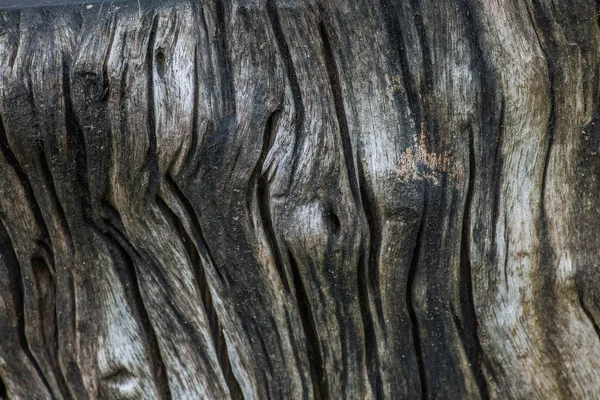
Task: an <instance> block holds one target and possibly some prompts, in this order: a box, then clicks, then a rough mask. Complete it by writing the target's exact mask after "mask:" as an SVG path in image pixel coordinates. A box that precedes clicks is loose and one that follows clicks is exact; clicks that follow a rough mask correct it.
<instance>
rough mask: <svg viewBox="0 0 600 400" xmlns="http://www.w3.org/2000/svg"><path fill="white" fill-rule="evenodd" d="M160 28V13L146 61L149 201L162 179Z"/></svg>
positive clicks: (156, 16) (152, 31) (155, 19)
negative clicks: (157, 75) (157, 86)
mask: <svg viewBox="0 0 600 400" xmlns="http://www.w3.org/2000/svg"><path fill="white" fill-rule="evenodd" d="M157 28H158V15H157V14H155V15H154V16H153V17H152V28H151V29H150V38H149V39H148V49H147V51H146V62H147V64H148V155H147V157H146V159H147V160H148V170H149V173H148V203H151V202H152V200H153V199H154V198H156V193H157V192H158V185H159V179H160V171H159V166H158V155H157V154H156V151H157V150H156V148H157V144H156V110H155V106H154V68H155V57H154V45H155V43H156V30H157Z"/></svg>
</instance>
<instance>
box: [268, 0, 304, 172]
mask: <svg viewBox="0 0 600 400" xmlns="http://www.w3.org/2000/svg"><path fill="white" fill-rule="evenodd" d="M275 3H276V0H267V13H268V14H269V20H270V21H271V28H272V29H273V35H274V36H275V41H276V42H277V49H278V50H279V53H280V54H281V58H282V59H283V63H284V65H285V72H286V73H287V77H288V83H289V85H290V90H291V92H292V100H293V102H294V111H295V114H296V115H295V117H296V118H295V129H294V135H295V138H294V139H295V140H294V148H293V150H292V154H298V148H299V146H300V139H301V138H302V130H303V127H304V120H305V110H304V103H303V102H302V90H301V89H300V84H299V83H298V77H297V75H296V70H295V69H294V62H293V60H292V54H291V52H290V49H289V46H288V44H287V42H286V40H285V35H284V33H283V30H282V29H281V22H280V21H279V15H278V12H277V6H276V4H275ZM299 160H300V157H294V158H293V160H292V168H291V172H290V176H292V179H293V177H294V176H295V175H296V168H297V165H298V161H299Z"/></svg>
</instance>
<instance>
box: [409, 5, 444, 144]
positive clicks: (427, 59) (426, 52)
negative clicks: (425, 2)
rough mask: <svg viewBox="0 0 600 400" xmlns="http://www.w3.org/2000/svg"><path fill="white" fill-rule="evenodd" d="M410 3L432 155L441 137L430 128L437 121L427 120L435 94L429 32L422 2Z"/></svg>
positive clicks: (420, 91)
mask: <svg viewBox="0 0 600 400" xmlns="http://www.w3.org/2000/svg"><path fill="white" fill-rule="evenodd" d="M410 2H411V5H412V8H413V12H414V14H413V20H414V22H415V28H416V30H417V35H418V36H419V44H420V46H421V59H422V62H423V81H422V82H421V87H420V88H419V89H420V90H418V91H417V93H419V97H418V98H419V99H420V98H424V99H426V100H425V102H419V103H417V104H422V107H423V110H422V114H423V115H422V117H423V118H422V122H421V128H422V132H424V133H425V138H426V143H425V146H426V148H427V149H428V151H430V152H432V153H437V152H438V150H437V149H436V147H437V146H436V137H439V136H440V135H438V134H437V132H436V130H435V129H434V128H435V126H430V123H433V124H435V121H434V120H432V119H431V118H426V115H427V107H428V103H429V101H428V99H429V98H430V96H431V93H432V92H433V63H432V61H431V51H430V49H429V41H428V40H427V30H426V29H425V24H424V23H423V15H422V14H423V10H422V8H421V4H420V0H410ZM423 125H425V126H423Z"/></svg>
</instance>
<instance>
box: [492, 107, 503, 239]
mask: <svg viewBox="0 0 600 400" xmlns="http://www.w3.org/2000/svg"><path fill="white" fill-rule="evenodd" d="M505 107H506V106H505V101H504V98H502V100H501V103H500V114H499V116H498V121H499V123H498V125H497V126H498V131H497V134H496V143H497V144H496V150H495V155H494V176H493V188H492V189H493V190H492V201H493V208H492V240H493V242H492V247H493V248H495V247H496V246H495V244H496V227H497V226H498V219H499V218H500V209H501V208H502V203H501V201H500V197H501V196H500V193H501V190H502V184H503V176H504V175H503V174H502V169H503V168H504V156H503V154H502V152H503V141H504V125H503V123H504V112H505ZM492 126H493V125H492ZM505 227H506V225H505Z"/></svg>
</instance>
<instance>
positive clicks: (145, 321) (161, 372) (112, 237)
mask: <svg viewBox="0 0 600 400" xmlns="http://www.w3.org/2000/svg"><path fill="white" fill-rule="evenodd" d="M103 222H104V224H103V227H102V231H104V232H102V231H97V233H98V234H100V235H102V237H104V238H105V239H107V240H108V241H109V242H111V243H112V245H113V247H114V248H115V249H116V250H117V251H118V253H119V255H120V258H121V259H122V260H123V261H124V267H125V268H120V269H118V272H119V273H120V274H121V275H122V278H121V281H122V282H126V284H125V287H126V288H127V289H128V292H129V293H130V296H128V297H129V298H130V299H131V300H132V301H133V303H134V305H135V309H136V311H137V314H138V317H139V320H140V323H141V328H142V330H143V332H144V333H145V335H146V339H147V340H148V349H149V351H150V358H151V362H152V371H153V373H154V380H155V384H156V387H157V389H158V392H159V394H160V396H161V399H164V400H171V399H172V395H171V391H170V388H169V382H168V378H167V374H166V368H165V365H164V362H163V360H162V356H161V354H160V347H159V345H158V339H157V337H156V332H155V331H154V328H153V327H152V323H151V321H150V317H149V315H148V311H147V310H146V306H145V303H144V298H143V295H142V292H141V289H140V286H139V280H138V277H137V274H138V272H137V268H136V266H135V263H136V260H137V261H138V262H139V260H140V257H139V255H138V254H137V252H136V250H135V249H134V248H133V247H132V246H131V245H130V244H129V242H128V241H127V239H126V238H125V237H124V236H123V235H122V234H121V232H120V230H119V229H118V228H117V227H116V226H115V225H114V224H113V223H112V222H111V221H109V220H104V221H103ZM90 226H91V227H92V228H94V225H93V224H90ZM115 259H118V258H116V257H115ZM127 283H128V284H127Z"/></svg>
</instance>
